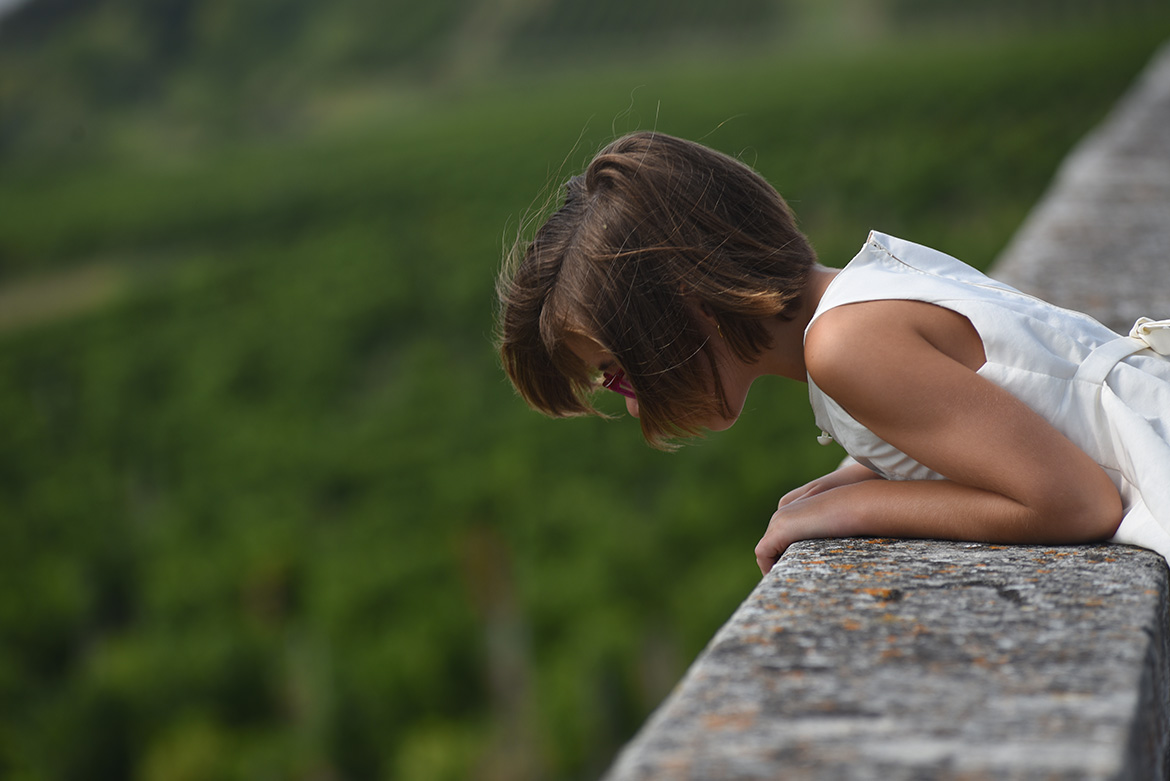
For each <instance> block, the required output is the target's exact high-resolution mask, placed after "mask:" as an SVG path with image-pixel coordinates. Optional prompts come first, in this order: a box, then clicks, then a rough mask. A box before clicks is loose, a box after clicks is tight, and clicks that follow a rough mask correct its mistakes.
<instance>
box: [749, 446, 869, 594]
mask: <svg viewBox="0 0 1170 781" xmlns="http://www.w3.org/2000/svg"><path fill="white" fill-rule="evenodd" d="M851 466H857V465H851ZM861 468H862V469H865V471H866V472H869V474H870V475H871V476H872V477H876V475H874V474H873V472H870V470H869V469H866V468H865V467H861ZM846 469H849V467H846ZM842 471H845V470H842V469H838V470H837V471H836V472H833V473H831V474H828V475H825V476H824V477H822V478H819V479H817V480H814V481H812V482H811V483H809V484H808V485H805V486H803V487H801V488H798V489H796V490H795V491H792V492H791V493H789V494H787V495H785V497H784V498H783V499H781V500H780V504H779V506H778V507H777V508H776V512H774V513H772V518H771V519H770V520H769V521H768V530H767V531H766V532H764V536H763V537H762V538H761V539H760V541H759V543H757V544H756V564H758V565H759V567H760V572H761V573H762V574H764V575H766V574H768V571H769V570H771V569H772V567H773V566H775V564H776V562H777V561H779V559H780V557H781V556H782V555H783V554H784V551H785V550H787V549H788V546H789V545H791V544H792V543H794V542H797V541H799V540H812V539H819V538H824V537H850V536H853V534H854V533H855V532H856V527H857V525H858V524H857V521H858V517H857V512H856V511H857V510H858V507H857V505H856V503H853V502H849V501H839V500H838V496H837V495H835V494H837V492H836V491H835V490H833V489H836V488H841V487H843V486H846V485H853V484H855V483H861V482H864V481H865V480H867V479H869V478H867V477H864V476H858V475H857V473H856V472H851V473H850V474H847V475H840V474H838V473H839V472H842ZM846 478H848V479H846ZM837 481H841V482H837ZM802 492H803V493H802ZM848 493H852V492H851V491H848V490H846V491H842V492H840V496H844V495H845V494H848ZM794 494H799V495H798V496H794Z"/></svg>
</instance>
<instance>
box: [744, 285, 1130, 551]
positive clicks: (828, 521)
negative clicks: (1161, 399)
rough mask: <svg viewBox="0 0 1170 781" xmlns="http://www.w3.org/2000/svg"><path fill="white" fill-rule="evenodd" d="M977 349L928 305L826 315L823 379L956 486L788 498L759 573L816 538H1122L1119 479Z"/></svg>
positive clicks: (818, 360)
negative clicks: (984, 362) (997, 381)
mask: <svg viewBox="0 0 1170 781" xmlns="http://www.w3.org/2000/svg"><path fill="white" fill-rule="evenodd" d="M972 339H974V340H975V342H972V341H971V340H972ZM977 342H978V335H977V334H976V333H975V332H974V329H973V328H972V327H971V325H970V323H968V322H967V321H966V319H965V318H962V317H961V316H960V315H957V314H955V313H954V312H950V311H948V310H945V309H941V308H939V307H935V306H932V305H929V304H922V303H918V302H910V301H880V302H869V303H865V304H853V305H850V306H845V307H840V308H838V309H834V310H831V311H830V312H827V313H826V314H825V315H823V316H822V317H821V318H820V319H818V320H817V322H816V323H815V324H814V326H813V328H812V329H810V332H809V336H808V340H807V342H806V351H805V360H806V363H807V366H808V371H809V374H810V375H811V376H812V377H813V379H814V380H815V381H816V383H817V385H818V386H819V387H820V388H821V389H822V390H824V391H825V392H826V393H828V394H829V395H830V396H832V397H833V398H834V399H835V400H836V401H837V402H838V403H839V404H841V405H842V406H843V407H844V408H845V409H846V410H848V411H849V413H850V414H851V415H852V416H853V417H854V418H856V419H857V420H858V421H859V422H860V423H862V424H863V425H865V426H866V427H867V428H869V429H870V430H871V431H872V432H873V433H874V434H876V435H877V436H879V437H881V438H882V439H884V440H885V441H886V442H889V443H890V444H891V445H893V446H894V447H896V448H898V449H899V450H901V451H902V452H904V453H906V454H907V455H909V456H910V457H911V458H914V459H915V460H917V461H918V462H919V463H922V464H924V465H925V466H927V467H929V468H931V469H933V470H934V471H936V472H939V473H940V474H942V475H945V476H946V478H947V479H946V480H924V481H886V480H867V481H864V482H859V483H853V484H848V485H841V486H839V487H836V488H832V489H831V490H827V491H824V492H820V493H814V494H810V495H807V496H804V497H801V498H799V499H796V500H794V501H791V502H789V503H787V504H784V505H782V506H781V507H780V508H779V509H777V511H776V513H775V514H774V515H773V516H772V519H771V521H770V523H769V525H768V530H767V532H766V533H765V534H764V537H763V539H761V540H760V543H759V545H757V546H756V559H757V562H758V563H759V565H760V569H761V570H762V571H764V572H767V571H768V570H769V569H771V567H772V565H773V564H774V563H775V562H776V560H777V559H778V558H779V557H780V555H781V554H782V553H783V552H784V549H785V548H787V547H788V545H789V544H791V543H792V542H794V541H796V540H801V539H811V538H816V537H837V536H842V537H844V536H859V535H876V536H891V537H920V538H935V539H964V540H979V541H989V542H1018V543H1025V542H1044V543H1073V542H1085V541H1089V540H1097V539H1104V538H1106V537H1108V536H1109V535H1110V534H1112V533H1113V531H1114V530H1115V529H1116V527H1117V525H1118V523H1120V520H1121V500H1120V497H1119V496H1118V494H1117V490H1116V489H1115V488H1114V486H1113V483H1112V482H1111V481H1110V480H1109V477H1108V476H1107V475H1106V474H1105V472H1104V471H1103V470H1102V469H1101V468H1100V467H1099V466H1097V464H1096V463H1094V462H1093V461H1092V459H1090V458H1089V457H1088V456H1087V455H1085V453H1084V452H1082V451H1081V450H1080V449H1079V448H1077V447H1076V446H1075V445H1074V444H1073V443H1072V442H1070V441H1069V440H1068V439H1067V438H1065V437H1064V436H1063V435H1062V434H1061V433H1060V432H1058V431H1057V430H1056V429H1055V428H1053V427H1052V426H1051V425H1050V424H1049V423H1048V422H1047V421H1045V420H1044V419H1043V418H1041V417H1040V416H1039V415H1037V414H1036V413H1034V412H1032V410H1031V409H1029V408H1028V407H1027V406H1026V405H1025V404H1023V403H1022V402H1021V401H1019V400H1018V399H1016V398H1015V397H1014V396H1012V395H1011V394H1010V393H1008V392H1007V391H1004V390H1003V389H1001V388H999V387H997V386H996V385H994V384H993V383H990V382H988V381H987V380H985V379H983V378H982V377H980V376H979V375H978V374H976V371H975V368H973V367H972V365H971V364H972V361H971V360H970V356H971V354H972V350H973V349H977V350H978V351H979V354H980V355H982V347H981V343H978V344H976V343H977Z"/></svg>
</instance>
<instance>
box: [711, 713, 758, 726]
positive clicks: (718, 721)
mask: <svg viewBox="0 0 1170 781" xmlns="http://www.w3.org/2000/svg"><path fill="white" fill-rule="evenodd" d="M755 723H756V714H755V713H709V714H707V715H706V716H704V717H703V724H704V725H705V726H706V727H707V729H712V730H744V729H747V728H749V727H751V726H752V725H753V724H755Z"/></svg>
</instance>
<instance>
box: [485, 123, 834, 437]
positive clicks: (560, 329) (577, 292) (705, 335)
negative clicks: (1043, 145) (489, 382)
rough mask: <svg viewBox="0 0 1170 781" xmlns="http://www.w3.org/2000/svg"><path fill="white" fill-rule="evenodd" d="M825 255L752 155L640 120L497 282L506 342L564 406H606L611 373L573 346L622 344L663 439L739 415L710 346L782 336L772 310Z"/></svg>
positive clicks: (563, 409) (523, 376) (795, 294)
mask: <svg viewBox="0 0 1170 781" xmlns="http://www.w3.org/2000/svg"><path fill="white" fill-rule="evenodd" d="M814 261H815V255H814V253H813V250H812V248H811V247H810V246H809V243H808V241H807V240H806V239H805V237H804V236H803V234H801V233H800V232H799V231H798V230H797V229H796V225H795V221H794V219H793V216H792V213H791V212H790V211H789V209H788V206H787V204H785V203H784V200H783V199H782V198H781V197H780V195H779V194H778V193H777V192H776V191H775V190H774V189H773V188H772V187H771V185H769V184H768V183H767V182H766V181H764V179H763V178H762V177H761V176H760V175H759V174H757V173H756V172H755V171H753V170H752V169H751V168H749V167H748V166H746V165H744V164H743V163H740V162H739V161H737V160H734V159H732V158H730V157H728V156H726V155H724V154H722V153H719V152H716V151H714V150H711V149H708V148H707V147H704V146H701V145H699V144H695V143H693V142H690V141H684V140H682V139H678V138H673V137H670V136H666V135H662V134H660V133H649V132H647V133H636V134H633V135H630V136H626V137H624V138H620V139H618V140H617V141H614V142H613V143H611V144H610V145H609V146H607V147H606V148H605V149H603V150H602V151H601V152H600V153H599V154H598V155H597V156H596V157H595V158H594V159H593V161H592V162H591V163H590V164H589V167H588V168H587V169H586V170H585V173H584V174H582V175H580V176H575V177H573V178H572V179H570V180H569V182H568V184H567V185H566V192H565V200H564V204H563V205H562V206H561V208H560V209H559V210H558V211H556V212H555V213H554V214H553V215H552V216H550V217H549V218H548V220H547V221H546V222H545V223H544V225H542V226H541V227H540V228H539V229H538V230H537V232H536V235H535V236H534V238H533V239H532V241H531V242H521V243H520V244H518V245H517V246H516V247H515V248H514V249H513V251H512V254H511V256H510V257H509V261H508V263H507V264H506V265H505V268H504V271H503V272H502V273H501V275H500V279H499V284H498V290H499V297H500V304H501V311H500V315H499V329H500V334H499V337H500V355H501V356H502V358H503V364H504V369H505V371H506V372H507V373H508V376H509V378H510V379H511V380H512V383H513V384H514V385H515V386H516V388H517V389H518V390H519V391H520V394H521V395H522V396H523V397H524V399H525V400H526V401H527V402H528V403H529V404H530V405H531V406H532V407H534V408H535V409H537V410H539V411H541V412H543V413H545V414H547V415H551V416H554V417H565V416H570V415H581V414H596V410H595V409H594V407H593V405H592V404H591V403H590V401H589V396H590V395H591V393H592V392H593V391H594V390H595V389H596V387H597V382H596V377H597V370H598V367H597V366H595V365H589V364H588V363H586V361H584V360H583V359H582V358H581V357H580V352H581V351H580V350H576V351H574V350H573V349H571V348H570V346H569V343H576V344H580V340H581V337H585V338H587V339H589V340H592V341H593V342H595V343H596V344H597V345H599V346H600V348H601V349H602V350H603V351H604V352H606V353H608V354H610V355H612V357H613V360H614V361H615V362H616V364H617V365H618V366H620V367H621V368H622V369H623V370H624V371H625V373H626V376H627V377H628V379H629V381H630V383H631V384H632V385H633V388H634V391H635V393H636V395H637V401H638V406H639V417H640V420H641V423H642V432H643V435H644V436H645V437H646V439H647V441H649V442H650V443H651V444H653V445H655V446H659V447H662V446H665V445H666V444H667V443H668V441H669V440H670V439H671V438H673V437H678V436H693V435H695V434H698V433H699V430H700V429H701V428H702V424H703V421H709V420H711V419H712V417H713V416H718V415H722V416H726V415H727V412H728V410H727V402H726V399H725V397H724V394H723V386H722V383H721V382H720V377H719V372H718V370H717V367H716V363H715V359H714V355H715V353H714V351H713V349H712V345H711V344H710V339H711V333H712V332H713V329H712V328H711V326H710V324H711V323H713V324H714V326H715V332H716V333H717V334H718V335H717V336H716V337H715V338H722V339H723V341H724V342H725V343H726V346H727V348H728V350H727V352H729V353H730V354H731V355H732V356H734V358H736V359H738V360H741V361H745V362H749V363H750V362H753V361H755V360H756V358H757V357H758V356H759V354H760V353H761V352H762V351H763V350H764V349H766V348H768V347H769V346H771V344H770V338H769V332H768V330H767V328H766V327H765V324H764V322H765V320H767V319H768V318H775V317H781V318H784V317H787V316H788V315H789V313H791V312H793V311H794V308H795V307H796V306H798V305H799V296H800V293H801V291H802V290H803V288H804V285H805V281H806V279H807V277H808V272H809V269H810V267H811V266H812V264H813V262H814Z"/></svg>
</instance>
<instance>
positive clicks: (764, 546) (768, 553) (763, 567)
mask: <svg viewBox="0 0 1170 781" xmlns="http://www.w3.org/2000/svg"><path fill="white" fill-rule="evenodd" d="M755 553H756V565H757V566H758V567H759V568H760V574H761V575H767V574H768V573H769V572H770V571H771V569H772V567H774V566H776V562H777V561H779V560H780V553H782V551H777V550H776V548H775V546H773V545H771V544H770V543H768V542H767V539H766V538H765V539H763V540H760V542H759V544H758V545H756V551H755Z"/></svg>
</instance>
